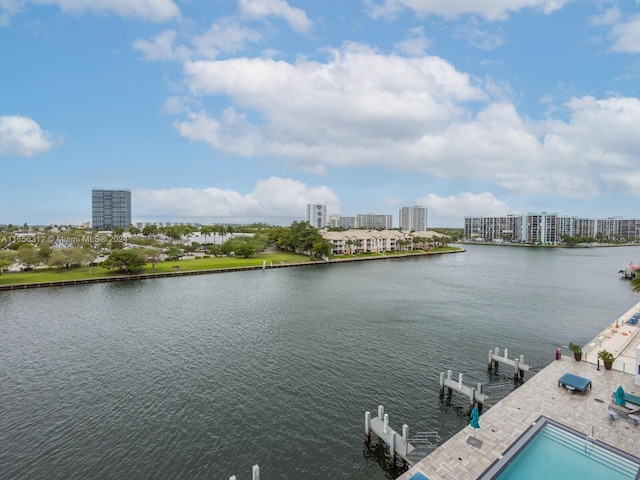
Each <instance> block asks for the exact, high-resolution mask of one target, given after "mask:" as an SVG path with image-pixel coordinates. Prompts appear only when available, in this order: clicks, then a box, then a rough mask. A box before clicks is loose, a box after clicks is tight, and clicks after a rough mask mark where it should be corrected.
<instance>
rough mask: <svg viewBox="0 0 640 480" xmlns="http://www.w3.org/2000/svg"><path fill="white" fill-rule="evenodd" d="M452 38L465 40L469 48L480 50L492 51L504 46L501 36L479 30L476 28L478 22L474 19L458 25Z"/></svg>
mask: <svg viewBox="0 0 640 480" xmlns="http://www.w3.org/2000/svg"><path fill="white" fill-rule="evenodd" d="M454 37H455V38H459V39H462V40H466V41H467V43H468V44H469V45H470V46H472V47H475V48H479V49H480V50H493V49H495V48H498V47H499V46H501V45H502V44H504V37H503V36H502V34H497V33H491V32H488V31H486V30H481V29H480V28H479V27H478V21H477V20H475V19H471V20H469V21H468V22H466V23H464V24H461V25H458V26H457V27H456V28H455V30H454Z"/></svg>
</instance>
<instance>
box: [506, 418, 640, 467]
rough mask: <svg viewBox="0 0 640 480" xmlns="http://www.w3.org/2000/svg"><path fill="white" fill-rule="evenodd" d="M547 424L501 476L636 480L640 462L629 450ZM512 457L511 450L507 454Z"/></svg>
mask: <svg viewBox="0 0 640 480" xmlns="http://www.w3.org/2000/svg"><path fill="white" fill-rule="evenodd" d="M544 423H545V424H544V426H543V427H542V428H540V430H539V431H538V432H537V433H536V434H535V436H534V437H533V438H532V439H531V440H530V441H529V442H528V443H526V445H525V447H524V448H523V449H522V450H521V451H520V452H519V453H517V454H516V455H517V456H515V458H514V459H513V460H511V462H510V463H509V464H508V466H507V467H506V468H505V469H504V470H503V471H502V473H500V474H499V475H498V476H497V477H495V478H497V480H515V479H517V480H537V479H540V480H547V479H549V478H562V479H563V480H584V479H587V478H606V479H607V480H634V479H637V478H638V475H639V472H640V464H639V463H638V459H634V458H633V457H630V456H629V455H627V454H624V453H622V452H620V454H618V453H616V452H615V451H614V449H613V448H611V447H608V446H606V445H604V444H598V443H599V442H597V441H596V442H594V441H591V440H590V441H588V442H587V441H585V438H584V436H582V437H581V436H578V435H575V434H573V433H571V432H570V431H568V430H565V429H563V428H560V427H559V426H555V425H553V424H551V423H547V422H544ZM505 457H508V454H507V455H505Z"/></svg>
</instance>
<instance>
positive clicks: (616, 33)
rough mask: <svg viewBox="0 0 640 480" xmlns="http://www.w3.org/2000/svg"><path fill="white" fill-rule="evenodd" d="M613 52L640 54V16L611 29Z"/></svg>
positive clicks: (635, 16)
mask: <svg viewBox="0 0 640 480" xmlns="http://www.w3.org/2000/svg"><path fill="white" fill-rule="evenodd" d="M611 37H612V38H613V45H611V50H613V51H614V52H626V53H640V15H634V16H633V17H631V18H629V20H628V21H626V22H624V23H618V24H617V25H614V26H613V27H612V29H611Z"/></svg>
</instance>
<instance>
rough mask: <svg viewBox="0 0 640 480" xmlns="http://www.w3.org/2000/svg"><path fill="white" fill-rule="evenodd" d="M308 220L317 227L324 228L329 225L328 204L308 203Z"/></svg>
mask: <svg viewBox="0 0 640 480" xmlns="http://www.w3.org/2000/svg"><path fill="white" fill-rule="evenodd" d="M307 222H309V223H310V224H311V226H312V227H315V228H324V227H326V226H327V206H326V205H317V204H308V205H307Z"/></svg>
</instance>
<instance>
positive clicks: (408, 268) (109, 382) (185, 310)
mask: <svg viewBox="0 0 640 480" xmlns="http://www.w3.org/2000/svg"><path fill="white" fill-rule="evenodd" d="M467 248H468V251H467V252H465V253H458V254H449V255H439V256H431V257H421V258H409V259H394V260H383V261H371V262H358V263H349V264H341V265H319V266H314V267H300V268H284V269H275V270H266V271H260V270H258V271H248V272H238V273H225V274H218V275H203V276H194V277H184V278H171V279H158V280H145V281H137V282H123V283H107V284H96V285H86V286H77V287H64V288H44V289H35V290H26V291H10V292H0V381H1V385H0V412H1V414H0V478H2V479H72V478H77V479H93V478H95V479H103V478H104V479H110V478H113V479H122V478H135V479H146V478H148V479H164V478H168V479H174V478H175V479H191V478H202V479H223V480H226V479H228V478H229V477H230V476H231V475H237V476H238V480H242V479H249V478H251V467H252V465H254V464H259V465H260V474H261V479H263V480H274V479H285V478H306V479H318V480H320V479H322V480H325V479H327V478H331V479H334V480H339V479H385V478H395V477H396V476H398V475H399V474H400V473H401V472H402V471H403V470H402V469H401V468H397V469H389V468H388V467H387V466H386V464H385V461H384V460H385V452H384V448H383V447H382V445H380V444H379V443H377V442H374V443H373V445H372V447H371V448H366V447H365V445H364V441H363V428H364V427H363V424H364V412H365V410H370V411H372V413H374V415H375V411H376V409H377V406H378V405H379V404H383V405H385V407H386V410H387V412H388V413H390V416H391V425H392V427H394V428H395V429H396V430H400V429H401V426H402V424H403V423H407V424H409V426H410V427H411V429H412V430H413V431H418V430H437V431H439V433H440V435H441V436H442V437H443V439H447V438H449V437H450V436H452V435H453V434H454V433H456V432H457V431H458V430H459V429H461V428H463V427H464V426H465V425H466V424H467V422H468V419H467V418H466V417H465V416H463V415H462V414H461V413H460V411H459V410H458V409H456V408H453V407H451V406H447V405H442V404H441V403H440V400H439V397H438V376H439V373H440V372H442V371H445V370H447V369H452V370H453V371H454V372H455V373H454V374H456V375H457V373H458V372H462V373H464V374H465V377H466V379H467V380H465V383H467V382H468V383H476V382H486V381H488V380H489V378H488V373H487V369H486V362H487V356H488V352H489V350H491V349H493V348H494V347H496V346H498V347H500V348H501V349H502V348H505V347H506V348H508V349H509V352H510V354H512V355H520V354H523V355H525V357H527V358H533V357H536V358H537V357H542V356H545V357H549V358H550V357H551V356H552V355H553V354H554V352H555V349H556V348H557V347H558V346H561V345H567V344H568V343H569V342H571V341H572V342H574V343H578V344H582V345H584V344H586V343H587V342H588V341H589V340H591V339H592V338H593V337H594V336H595V335H597V334H598V333H599V332H600V331H601V330H602V329H603V328H604V327H605V326H606V325H607V324H608V323H611V322H612V321H613V320H615V318H617V317H618V316H619V315H621V314H622V313H624V312H625V311H626V310H628V309H629V308H631V307H632V306H633V305H634V304H636V303H637V302H638V301H640V295H639V294H637V293H634V292H633V291H632V289H631V287H630V285H629V282H628V281H624V280H622V279H621V278H620V275H619V274H618V273H617V272H618V270H620V268H621V267H622V266H623V265H625V264H628V263H629V261H631V260H636V261H637V260H638V259H639V257H640V247H618V248H589V249H532V248H510V247H493V246H468V247H467ZM567 353H568V352H567Z"/></svg>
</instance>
